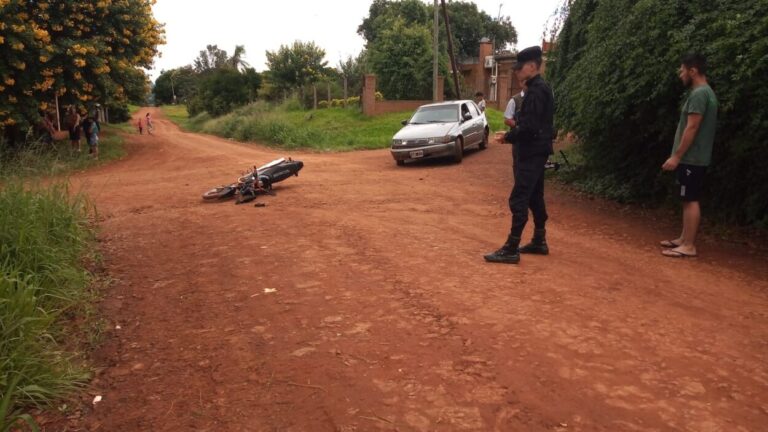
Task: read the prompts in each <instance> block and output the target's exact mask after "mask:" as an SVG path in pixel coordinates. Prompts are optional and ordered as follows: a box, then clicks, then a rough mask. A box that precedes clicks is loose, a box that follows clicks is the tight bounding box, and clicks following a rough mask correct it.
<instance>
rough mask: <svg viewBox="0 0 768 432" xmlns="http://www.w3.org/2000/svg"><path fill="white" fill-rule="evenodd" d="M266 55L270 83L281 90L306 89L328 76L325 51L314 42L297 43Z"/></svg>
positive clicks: (283, 46) (282, 46) (281, 47)
mask: <svg viewBox="0 0 768 432" xmlns="http://www.w3.org/2000/svg"><path fill="white" fill-rule="evenodd" d="M266 54H267V67H268V68H269V79H270V82H271V83H272V84H273V85H274V86H276V87H277V88H278V89H280V90H293V89H304V88H305V87H306V86H307V85H310V84H314V83H317V82H318V81H320V79H321V78H322V77H323V76H324V75H326V69H327V65H328V62H327V61H325V50H324V49H322V48H320V47H319V46H317V45H316V44H315V43H314V42H302V41H295V42H293V43H292V44H291V45H281V46H280V48H279V49H277V50H276V51H267V53H266Z"/></svg>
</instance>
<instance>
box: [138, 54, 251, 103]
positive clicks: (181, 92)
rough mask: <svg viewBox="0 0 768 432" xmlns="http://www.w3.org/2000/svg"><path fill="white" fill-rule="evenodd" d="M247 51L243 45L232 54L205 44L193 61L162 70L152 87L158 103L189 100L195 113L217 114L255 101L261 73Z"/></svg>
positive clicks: (186, 101) (187, 101)
mask: <svg viewBox="0 0 768 432" xmlns="http://www.w3.org/2000/svg"><path fill="white" fill-rule="evenodd" d="M244 55H245V47H243V46H242V45H237V46H236V47H235V51H234V53H233V54H232V55H231V56H230V55H229V54H227V51H225V50H223V49H220V48H219V47H218V46H216V45H208V46H206V48H205V49H204V50H201V51H200V55H199V56H198V57H197V58H196V59H195V60H194V61H193V63H192V65H187V66H183V67H180V68H176V69H171V70H168V71H162V72H161V73H160V76H159V77H158V78H157V80H155V86H154V87H153V89H152V92H153V94H154V96H155V103H157V104H171V103H186V104H187V106H188V108H189V112H190V113H191V114H193V115H195V114H198V113H201V112H203V111H206V112H208V113H210V114H211V115H215V116H218V115H222V114H226V113H228V112H230V111H232V110H233V109H235V108H237V107H239V106H243V105H245V104H247V103H249V102H252V101H254V100H255V99H256V96H257V95H258V93H259V88H260V87H261V81H262V79H261V74H259V73H258V72H256V70H254V69H253V68H251V67H250V66H249V65H248V64H247V63H246V62H245V61H244V60H243V56H244ZM174 97H175V98H174Z"/></svg>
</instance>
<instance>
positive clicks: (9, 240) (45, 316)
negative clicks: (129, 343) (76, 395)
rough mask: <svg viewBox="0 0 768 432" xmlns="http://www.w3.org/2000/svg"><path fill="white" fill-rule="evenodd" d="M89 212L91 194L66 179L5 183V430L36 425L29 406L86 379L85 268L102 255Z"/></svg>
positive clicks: (1, 302) (1, 275) (1, 380)
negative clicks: (73, 188) (93, 246)
mask: <svg viewBox="0 0 768 432" xmlns="http://www.w3.org/2000/svg"><path fill="white" fill-rule="evenodd" d="M92 216H93V210H92V207H91V205H90V204H89V203H88V201H87V200H86V198H85V197H84V196H83V195H80V194H75V195H72V194H70V192H69V191H68V189H67V186H66V185H64V184H55V185H52V186H45V187H40V186H36V185H30V184H28V183H24V182H23V181H22V180H20V179H15V180H6V181H3V185H2V187H0V431H3V432H5V431H8V430H21V427H20V425H21V424H22V423H26V424H27V426H26V427H29V428H31V429H35V428H36V426H35V425H34V420H33V418H32V417H31V416H30V415H29V414H28V410H29V409H30V408H32V407H39V408H44V407H47V406H50V405H51V404H53V403H54V402H56V401H57V400H60V399H61V398H63V397H66V396H67V395H68V394H70V393H71V392H73V391H75V390H77V389H78V388H81V387H82V386H83V385H85V383H86V382H87V380H88V378H89V372H88V369H87V365H86V363H85V361H84V360H83V355H82V349H83V347H84V346H85V345H84V344H83V343H82V340H86V341H87V340H88V337H87V334H88V333H89V332H91V331H92V327H91V326H92V325H93V324H94V322H95V321H94V319H93V318H94V316H95V313H94V310H95V309H94V306H93V303H94V302H95V296H96V294H95V289H94V286H95V285H94V283H93V282H94V277H93V276H92V275H91V274H90V273H89V272H88V271H87V270H86V263H87V262H95V261H94V260H96V259H98V257H97V256H96V255H95V254H94V253H93V252H92V250H91V243H92V241H93V240H94V231H93V227H92V225H91V220H92ZM84 333H85V334H84Z"/></svg>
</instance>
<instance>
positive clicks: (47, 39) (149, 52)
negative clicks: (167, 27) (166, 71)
mask: <svg viewBox="0 0 768 432" xmlns="http://www.w3.org/2000/svg"><path fill="white" fill-rule="evenodd" d="M153 4H154V0H94V1H87V2H86V1H82V2H81V1H63V0H59V1H56V0H51V1H46V0H41V1H28V0H0V128H4V129H6V131H5V132H6V135H12V134H9V132H12V131H13V130H15V131H16V132H17V133H18V132H19V131H22V130H23V129H24V128H25V127H26V126H28V125H30V124H33V122H34V121H35V120H36V118H37V110H38V109H44V110H46V109H50V108H51V104H52V103H53V101H54V99H55V97H56V96H58V99H59V103H60V106H62V107H63V106H65V105H68V104H76V105H79V106H81V107H88V106H90V105H92V104H95V103H101V104H125V103H126V101H127V100H128V98H129V96H131V94H132V93H135V92H136V91H137V90H136V89H137V74H139V73H141V74H142V75H143V71H141V70H140V69H139V68H149V67H150V66H151V65H152V59H153V58H154V57H155V55H156V54H157V46H158V45H159V44H161V43H164V30H163V26H162V25H161V24H159V23H158V22H157V21H156V20H155V18H154V16H153V15H152V5H153Z"/></svg>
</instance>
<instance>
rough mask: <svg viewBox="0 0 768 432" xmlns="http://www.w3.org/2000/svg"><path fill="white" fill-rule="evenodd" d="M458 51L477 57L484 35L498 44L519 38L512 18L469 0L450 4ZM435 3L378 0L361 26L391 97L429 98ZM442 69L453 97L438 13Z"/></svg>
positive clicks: (460, 55) (369, 55) (375, 69)
mask: <svg viewBox="0 0 768 432" xmlns="http://www.w3.org/2000/svg"><path fill="white" fill-rule="evenodd" d="M447 7H448V15H449V20H450V23H451V33H452V37H453V43H454V51H455V54H456V56H457V58H458V59H459V60H462V59H472V58H474V57H477V56H478V52H479V51H478V50H479V47H480V40H481V39H482V38H484V37H487V38H489V39H492V40H494V41H495V43H496V46H497V47H498V48H503V47H505V46H507V45H508V44H509V43H514V42H516V41H517V33H516V32H515V29H514V27H513V26H512V23H511V21H510V19H509V17H500V18H501V19H499V20H496V19H493V18H491V17H490V16H489V15H488V14H486V13H485V12H483V11H481V10H479V9H478V8H477V5H476V4H474V3H470V2H461V1H453V2H450V3H447ZM433 16H434V6H432V5H431V4H426V3H423V2H421V1H419V0H399V1H395V0H374V2H373V3H372V4H371V6H370V8H369V10H368V16H367V17H366V18H365V19H364V20H363V22H362V24H360V26H359V27H358V30H357V31H358V33H359V34H360V35H361V36H362V37H363V38H364V39H365V40H366V53H367V56H366V57H367V59H368V60H369V61H368V66H369V68H370V71H371V72H373V73H375V74H376V75H377V76H378V86H379V88H380V89H381V90H382V92H383V93H384V97H386V98H387V99H424V98H430V97H431V95H432V77H431V73H432V55H433V54H432V53H433V48H432V32H433V30H432V29H433V25H434V23H433ZM439 26H440V34H439V41H440V42H439V47H438V49H439V52H440V56H439V73H440V74H441V75H442V76H444V77H446V82H445V91H446V94H447V95H448V97H449V98H452V97H456V95H453V94H452V89H453V81H452V78H451V77H450V74H449V73H448V72H449V67H448V65H449V60H448V48H447V42H446V41H447V34H446V31H445V24H444V22H443V15H442V12H441V13H440V14H439Z"/></svg>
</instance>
